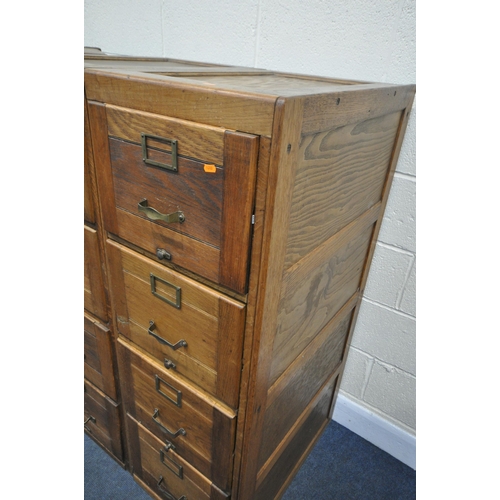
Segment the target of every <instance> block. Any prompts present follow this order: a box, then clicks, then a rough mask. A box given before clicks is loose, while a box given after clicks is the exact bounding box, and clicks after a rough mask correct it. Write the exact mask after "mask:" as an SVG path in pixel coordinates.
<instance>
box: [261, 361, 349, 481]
mask: <svg viewBox="0 0 500 500" xmlns="http://www.w3.org/2000/svg"><path fill="white" fill-rule="evenodd" d="M340 370H341V366H337V368H336V369H335V370H334V371H333V372H332V374H330V377H329V378H328V379H327V380H326V381H325V382H324V383H323V385H322V386H321V388H320V389H319V391H318V392H317V393H316V394H313V395H311V401H310V402H309V403H308V405H307V406H306V407H305V408H304V410H303V411H302V413H301V414H300V416H299V417H298V418H297V419H296V420H295V421H294V423H293V425H292V426H291V427H290V429H289V430H288V432H286V434H285V435H284V437H283V439H282V440H281V441H280V442H279V444H278V445H277V446H276V447H275V448H274V450H273V452H272V453H271V455H270V456H269V458H268V459H267V460H266V462H265V463H264V464H263V465H262V467H261V468H260V469H259V473H258V476H257V488H258V487H259V486H260V484H261V483H262V481H263V480H264V478H265V477H266V476H267V474H268V473H269V472H270V470H271V469H272V468H273V466H274V465H275V464H276V462H277V461H278V460H279V459H280V457H281V455H282V453H284V452H286V449H287V447H288V445H289V444H290V442H291V441H292V440H293V439H294V438H295V436H296V434H297V433H298V432H300V431H301V429H302V427H303V425H304V423H305V422H306V421H307V419H308V417H309V416H310V415H311V413H312V412H313V411H315V410H316V406H317V404H318V401H319V400H323V401H324V400H325V398H328V395H329V396H330V398H331V397H332V394H333V390H332V387H335V386H336V385H338V377H339V372H340ZM326 424H328V421H327V422H326V423H325V425H326Z"/></svg>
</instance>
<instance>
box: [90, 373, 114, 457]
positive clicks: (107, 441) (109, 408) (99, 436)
mask: <svg viewBox="0 0 500 500" xmlns="http://www.w3.org/2000/svg"><path fill="white" fill-rule="evenodd" d="M84 391H85V395H84V422H85V423H84V428H85V431H86V432H87V433H88V434H89V435H90V436H92V437H93V438H94V439H95V440H96V441H98V442H99V443H100V444H101V445H102V446H103V447H104V448H106V449H107V450H108V451H109V452H110V453H111V454H112V455H114V456H115V457H116V458H117V459H118V460H119V461H121V462H123V449H122V443H121V425H120V415H119V410H118V404H117V403H116V402H115V401H113V400H111V399H110V398H109V397H107V396H106V395H105V394H104V393H103V392H102V391H100V390H99V389H98V388H97V387H95V386H94V385H93V384H91V383H90V382H88V381H87V380H84Z"/></svg>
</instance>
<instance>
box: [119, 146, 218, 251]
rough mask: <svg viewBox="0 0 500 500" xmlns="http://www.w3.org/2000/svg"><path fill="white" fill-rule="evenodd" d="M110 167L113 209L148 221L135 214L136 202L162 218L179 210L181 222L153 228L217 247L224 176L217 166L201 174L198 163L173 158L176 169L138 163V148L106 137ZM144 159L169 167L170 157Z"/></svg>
mask: <svg viewBox="0 0 500 500" xmlns="http://www.w3.org/2000/svg"><path fill="white" fill-rule="evenodd" d="M109 145H110V155H111V168H112V172H113V185H114V199H115V204H116V208H117V210H122V211H125V212H129V213H131V214H134V215H135V216H137V217H139V218H141V219H142V220H144V221H145V222H149V218H148V216H147V215H146V214H143V213H142V212H139V211H138V204H139V202H141V201H142V200H144V199H146V200H147V201H148V206H149V207H151V208H154V209H155V210H157V211H158V212H160V213H162V214H169V213H174V212H177V211H179V210H180V211H182V213H183V214H184V217H185V220H184V222H182V223H180V222H169V223H168V222H164V221H161V220H155V221H154V224H155V225H158V226H162V227H164V228H165V229H168V231H173V232H176V233H181V234H184V235H186V236H189V237H192V238H195V239H197V240H199V241H203V242H205V243H208V244H210V245H212V246H214V247H217V248H219V247H220V238H221V218H222V199H223V188H224V186H223V181H224V172H223V169H222V168H221V167H218V168H216V169H215V172H214V173H206V172H205V171H204V164H203V162H200V161H198V160H192V159H189V158H182V157H179V158H178V159H177V163H178V171H177V172H174V171H171V170H167V169H163V168H158V167H155V166H152V165H147V164H146V163H144V162H143V160H142V158H143V157H142V149H141V146H139V145H138V144H132V143H128V142H124V141H122V140H118V139H113V138H110V140H109ZM148 158H150V159H151V160H153V161H159V162H161V163H165V164H167V165H171V163H172V160H171V154H170V153H165V152H160V151H156V150H154V149H153V150H150V151H149V153H148Z"/></svg>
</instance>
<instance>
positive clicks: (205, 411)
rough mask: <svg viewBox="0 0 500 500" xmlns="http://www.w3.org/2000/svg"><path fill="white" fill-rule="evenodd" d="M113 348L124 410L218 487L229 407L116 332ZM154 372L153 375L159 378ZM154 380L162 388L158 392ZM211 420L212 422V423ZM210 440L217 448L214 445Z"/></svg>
mask: <svg viewBox="0 0 500 500" xmlns="http://www.w3.org/2000/svg"><path fill="white" fill-rule="evenodd" d="M118 353H119V355H120V356H121V360H122V361H121V363H122V364H121V368H122V370H123V371H122V372H121V379H123V382H122V383H124V384H126V386H127V390H126V391H124V395H123V398H124V401H125V404H126V406H127V408H128V413H129V414H130V415H131V416H132V417H134V418H135V419H136V420H138V421H139V422H141V423H142V424H143V425H144V426H145V427H146V428H147V429H148V430H149V431H150V432H152V433H153V434H154V435H155V436H157V437H158V438H159V439H161V440H168V441H169V442H172V443H173V444H174V445H175V447H176V451H177V452H178V453H179V454H180V455H181V456H183V457H184V458H186V459H187V460H189V461H190V462H191V463H192V464H193V465H194V466H195V467H196V468H197V469H198V470H200V471H201V472H202V473H203V474H204V475H205V476H207V477H209V478H210V477H211V475H212V474H213V478H214V479H216V480H218V482H219V484H220V486H221V487H223V488H229V487H230V486H229V485H230V481H231V472H232V450H233V447H234V434H235V416H236V414H235V412H234V411H232V410H231V409H230V408H229V407H227V406H225V405H223V404H222V403H221V402H220V401H218V400H216V399H214V398H212V397H210V395H208V394H206V393H204V392H202V391H201V390H199V389H197V388H196V387H195V386H193V385H191V384H189V383H188V382H186V381H183V380H182V379H181V378H180V377H178V376H177V375H176V374H175V373H173V372H170V371H167V370H165V369H164V368H163V367H161V365H159V364H157V363H155V362H154V361H152V360H151V359H150V358H149V356H147V355H146V354H145V353H144V352H143V351H142V350H140V349H139V348H136V347H135V346H133V345H132V344H130V343H129V342H127V341H126V340H123V339H121V338H120V339H118ZM156 377H159V379H160V380H159V382H157V381H156ZM156 384H158V388H159V390H160V391H161V392H162V393H163V394H160V392H158V389H157V385H156ZM169 386H170V387H169ZM176 391H179V392H180V393H181V395H180V406H177V405H176V404H175V403H174V402H173V401H172V400H171V399H173V400H174V401H179V399H178V396H177V395H178V392H176ZM165 395H167V396H169V397H170V398H171V399H168V398H167V397H166V396H165ZM155 409H157V410H158V412H157V414H156V417H155V419H156V421H154V420H153V415H155ZM214 421H215V422H216V423H217V424H218V425H214ZM158 422H159V423H160V424H161V425H162V426H164V427H166V428H167V429H169V430H170V431H172V432H177V431H178V430H179V429H181V428H182V429H184V430H185V435H182V434H179V435H178V436H177V437H173V436H171V435H170V434H168V433H166V432H165V430H164V429H163V428H162V427H161V426H160V425H159V424H158ZM215 443H217V445H215ZM215 446H219V447H220V449H219V450H217V451H214V450H215Z"/></svg>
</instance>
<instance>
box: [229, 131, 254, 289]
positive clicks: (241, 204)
mask: <svg viewBox="0 0 500 500" xmlns="http://www.w3.org/2000/svg"><path fill="white" fill-rule="evenodd" d="M224 144H225V148H224V166H225V170H224V175H225V179H224V206H223V211H222V242H221V246H220V248H221V257H220V264H219V280H220V283H221V284H222V285H225V286H227V287H228V288H231V289H232V290H235V291H236V292H238V293H245V292H246V289H247V275H248V259H249V255H250V251H249V249H250V247H251V244H250V243H251V228H252V211H253V205H254V193H255V179H256V167H257V160H258V153H259V138H258V137H255V136H253V135H249V134H242V133H239V132H226V134H225V141H224Z"/></svg>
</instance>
